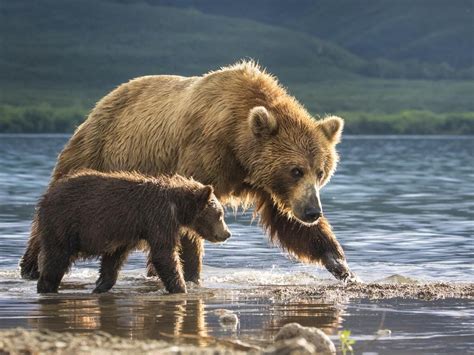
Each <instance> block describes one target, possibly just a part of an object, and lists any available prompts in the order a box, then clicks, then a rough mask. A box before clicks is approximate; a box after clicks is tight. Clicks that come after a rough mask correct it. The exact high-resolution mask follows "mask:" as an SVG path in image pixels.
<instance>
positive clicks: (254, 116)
mask: <svg viewBox="0 0 474 355" xmlns="http://www.w3.org/2000/svg"><path fill="white" fill-rule="evenodd" d="M249 125H250V129H251V130H252V133H253V134H254V135H255V137H257V138H268V137H270V136H271V135H273V134H275V133H276V132H277V130H278V123H277V121H276V119H275V117H273V116H272V115H271V114H270V112H268V111H267V109H266V108H265V107H263V106H256V107H254V108H253V109H251V110H250V114H249Z"/></svg>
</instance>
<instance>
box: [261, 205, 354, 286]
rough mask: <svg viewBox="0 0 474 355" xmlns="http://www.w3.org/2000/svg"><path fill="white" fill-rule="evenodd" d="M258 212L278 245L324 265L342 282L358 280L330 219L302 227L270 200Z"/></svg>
mask: <svg viewBox="0 0 474 355" xmlns="http://www.w3.org/2000/svg"><path fill="white" fill-rule="evenodd" d="M258 212H259V213H260V217H261V223H262V225H263V227H264V228H265V229H266V230H267V232H268V233H269V235H270V238H271V240H272V241H273V242H274V243H275V244H278V245H279V246H281V247H282V248H283V249H285V250H287V251H288V252H290V253H291V254H292V255H294V256H296V257H297V258H298V259H300V260H302V261H305V262H309V263H322V264H323V265H324V266H325V267H326V269H327V270H328V271H329V272H330V273H331V274H333V275H334V277H336V278H337V279H338V280H341V281H344V282H356V281H358V278H357V276H356V275H355V274H354V273H353V272H352V271H351V270H350V269H349V266H348V265H347V262H346V257H345V255H344V251H343V250H342V247H341V245H340V244H339V242H338V241H337V239H336V236H335V235H334V232H333V231H332V229H331V226H330V225H329V222H328V221H327V219H326V218H324V217H321V218H319V220H318V223H317V224H311V225H307V224H302V223H301V222H299V221H297V220H296V219H294V218H289V217H288V216H286V215H285V214H283V213H282V212H280V211H279V210H278V208H277V207H276V206H275V205H273V203H272V202H271V200H270V198H265V199H264V200H263V201H262V203H261V204H260V206H259V209H258Z"/></svg>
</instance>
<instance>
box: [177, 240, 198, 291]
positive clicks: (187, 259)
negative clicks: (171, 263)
mask: <svg viewBox="0 0 474 355" xmlns="http://www.w3.org/2000/svg"><path fill="white" fill-rule="evenodd" d="M203 254H204V240H203V239H202V238H200V237H199V236H197V235H193V234H191V233H189V232H187V233H183V235H181V251H180V256H181V261H182V262H183V273H184V280H185V281H192V282H195V283H197V284H199V283H200V277H201V269H202V256H203Z"/></svg>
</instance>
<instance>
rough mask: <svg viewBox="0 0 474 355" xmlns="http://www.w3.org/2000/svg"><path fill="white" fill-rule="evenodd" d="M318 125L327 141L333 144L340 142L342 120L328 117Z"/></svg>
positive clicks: (342, 126)
mask: <svg viewBox="0 0 474 355" xmlns="http://www.w3.org/2000/svg"><path fill="white" fill-rule="evenodd" d="M320 124H321V128H322V129H323V132H324V135H325V136H326V137H327V139H329V140H330V141H331V142H332V143H334V144H337V143H339V142H340V141H341V134H342V129H343V128H344V120H343V119H342V118H341V117H337V116H329V117H326V118H325V119H323V120H322V121H320Z"/></svg>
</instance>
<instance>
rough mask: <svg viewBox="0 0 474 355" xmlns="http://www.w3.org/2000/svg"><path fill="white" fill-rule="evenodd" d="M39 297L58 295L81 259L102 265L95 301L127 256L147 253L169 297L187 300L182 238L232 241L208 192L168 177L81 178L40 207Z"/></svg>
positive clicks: (71, 179) (56, 188)
mask: <svg viewBox="0 0 474 355" xmlns="http://www.w3.org/2000/svg"><path fill="white" fill-rule="evenodd" d="M37 214H38V227H39V239H40V254H39V273H40V277H39V280H38V285H37V290H38V293H49V292H57V291H58V288H59V284H60V283H61V279H62V278H63V276H64V274H65V273H66V272H67V271H68V269H69V267H70V266H71V264H72V263H73V262H74V261H75V260H77V259H79V258H91V257H101V265H100V276H99V278H98V280H97V281H96V287H95V289H94V291H93V292H94V293H101V292H107V291H109V290H110V289H111V288H112V287H113V285H114V284H115V282H116V280H117V276H118V272H119V270H120V267H121V266H122V265H123V263H124V262H125V260H126V259H127V256H128V254H129V253H130V252H131V251H132V250H134V249H137V248H147V249H149V250H150V253H151V260H152V263H153V266H154V267H155V269H156V271H157V273H158V276H159V277H160V278H161V280H162V281H163V283H164V285H165V287H166V289H167V290H168V292H170V293H179V292H186V284H185V281H184V278H183V273H182V266H181V260H180V258H179V249H180V246H181V244H180V237H179V235H180V232H182V230H183V229H184V230H187V231H189V232H191V233H193V232H195V233H194V235H195V237H196V238H199V237H198V236H202V237H203V238H204V239H206V240H208V241H210V242H222V241H224V240H226V239H227V238H229V237H230V235H231V233H230V231H229V229H228V227H227V225H226V223H225V222H224V210H223V208H222V205H221V204H220V203H219V202H218V200H217V198H216V196H215V195H214V192H213V188H212V187H211V186H205V185H203V184H201V183H199V182H197V181H194V180H192V179H191V180H189V179H185V178H183V177H181V176H179V175H174V176H171V177H168V176H161V177H147V176H143V175H140V174H138V173H129V172H115V173H100V172H97V171H93V170H83V171H80V172H78V173H75V174H71V175H68V176H66V177H65V178H63V179H60V180H58V181H57V182H55V183H54V184H53V185H51V186H50V187H49V188H48V190H47V191H46V193H45V194H44V195H43V197H42V198H41V200H40V201H39V203H38V206H37Z"/></svg>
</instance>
